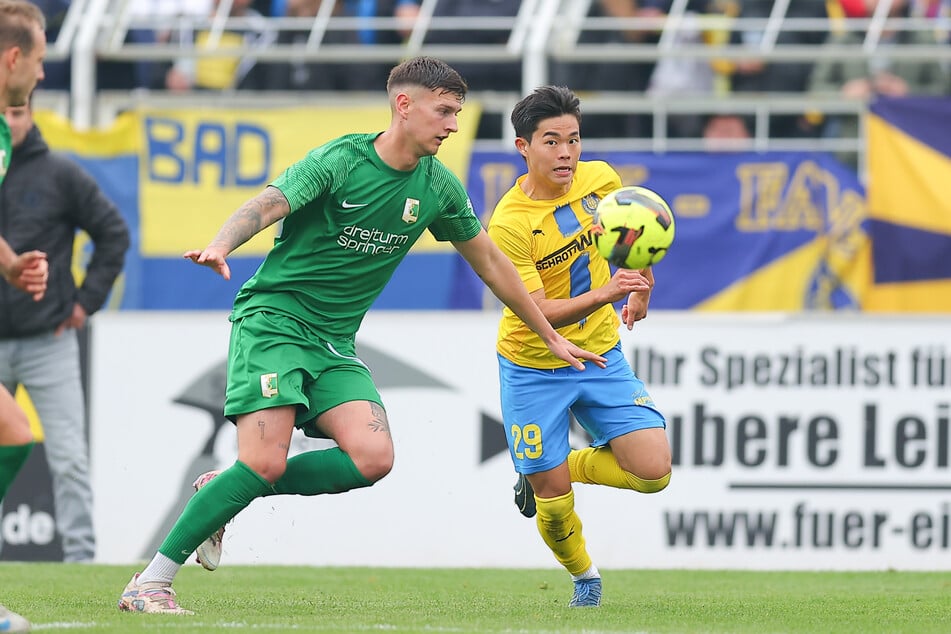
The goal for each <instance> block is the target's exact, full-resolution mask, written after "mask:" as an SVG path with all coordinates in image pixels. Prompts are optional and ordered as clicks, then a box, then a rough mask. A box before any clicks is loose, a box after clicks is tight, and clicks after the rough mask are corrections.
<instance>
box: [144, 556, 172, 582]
mask: <svg viewBox="0 0 951 634" xmlns="http://www.w3.org/2000/svg"><path fill="white" fill-rule="evenodd" d="M181 567H182V565H181V564H177V563H175V562H174V561H172V560H171V559H169V558H168V557H166V556H165V555H163V554H162V553H155V557H153V558H152V561H150V562H149V565H148V566H146V567H145V570H143V571H142V574H140V575H139V583H140V584H142V583H155V582H158V583H172V581H173V580H174V579H175V575H177V574H178V570H179V569H180V568H181Z"/></svg>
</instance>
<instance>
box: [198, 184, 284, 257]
mask: <svg viewBox="0 0 951 634" xmlns="http://www.w3.org/2000/svg"><path fill="white" fill-rule="evenodd" d="M289 213H291V206H290V204H289V203H288V202H287V198H285V197H284V194H283V193H282V192H281V190H279V189H277V188H276V187H272V186H270V185H269V186H267V187H266V188H265V189H264V191H262V192H261V193H260V194H258V195H257V196H255V197H254V198H252V199H251V200H249V201H247V202H246V203H244V204H243V205H241V207H239V208H238V210H237V211H235V212H234V213H233V214H231V217H230V218H228V219H227V220H226V221H225V223H224V224H223V225H222V226H221V229H219V230H218V234H217V235H216V236H215V237H214V239H213V240H212V241H211V244H209V245H208V246H209V247H218V248H220V249H223V250H224V251H225V252H226V253H231V252H232V251H234V250H235V249H237V248H238V247H239V246H241V245H242V244H244V243H245V242H247V241H248V240H250V239H251V238H252V237H254V236H255V235H256V234H257V233H258V232H260V231H261V230H262V229H264V228H265V227H269V226H271V225H272V224H274V223H275V222H277V221H278V220H280V219H281V218H284V217H285V216H287V215H288V214H289Z"/></svg>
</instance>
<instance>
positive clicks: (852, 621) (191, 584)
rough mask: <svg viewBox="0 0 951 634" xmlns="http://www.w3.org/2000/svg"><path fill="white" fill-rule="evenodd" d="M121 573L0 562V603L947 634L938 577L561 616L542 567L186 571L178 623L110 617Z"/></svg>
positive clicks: (807, 583)
mask: <svg viewBox="0 0 951 634" xmlns="http://www.w3.org/2000/svg"><path fill="white" fill-rule="evenodd" d="M751 556H752V555H751ZM132 572H134V570H133V568H132V567H131V566H100V565H82V564H55V563H42V564H39V563H36V564H32V563H2V564H0V602H2V603H4V604H5V605H7V607H9V608H10V609H12V610H14V611H17V612H20V613H21V614H23V615H24V616H26V617H27V618H29V619H30V620H31V621H32V622H33V629H34V631H37V632H45V631H49V632H56V631H60V630H69V631H79V632H115V633H117V634H118V633H121V634H129V633H135V632H159V631H161V632H166V631H167V632H175V633H181V634H185V633H190V632H196V633H197V632H231V633H235V632H241V631H265V632H377V631H380V632H398V633H402V632H478V633H480V634H491V633H513V634H514V633H535V632H538V633H541V632H566V633H567V632H575V633H581V632H583V633H586V634H600V633H603V632H604V633H606V632H644V633H655V632H657V633H659V632H671V633H673V632H677V633H692V632H697V633H699V632H703V633H704V634H710V633H717V632H724V633H726V632H729V633H731V634H732V633H747V632H748V633H754V632H755V633H756V634H772V633H777V634H778V633H781V632H787V633H799V632H814V633H816V634H838V633H847V632H854V633H856V634H859V633H861V634H869V633H875V632H882V633H884V632H888V633H890V634H894V633H904V632H907V633H908V634H912V633H913V634H927V633H931V632H933V633H936V634H937V633H941V634H947V633H948V632H951V572H948V573H939V572H929V573H920V572H855V573H838V572H733V571H730V572H723V571H695V570H663V571H657V570H602V575H603V578H604V590H605V595H604V602H603V604H602V606H601V607H600V608H582V609H578V608H576V609H569V608H567V607H566V604H567V602H568V599H569V598H570V596H571V583H570V581H569V579H568V577H567V575H566V574H565V573H564V572H563V571H561V570H560V569H555V568H552V569H550V570H547V569H546V570H497V569H415V568H414V569H395V568H312V567H277V566H233V567H231V566H227V565H226V566H223V567H222V568H221V569H219V570H217V571H215V572H214V573H209V572H206V571H204V570H202V569H201V568H199V567H198V566H195V565H188V566H186V567H185V568H184V569H183V570H182V572H181V573H180V574H179V576H178V580H177V581H176V583H175V587H176V589H177V590H178V593H179V599H180V600H181V603H182V605H183V607H185V608H188V609H191V610H194V611H195V612H196V613H197V614H196V615H195V616H191V617H175V616H160V615H143V614H128V613H121V612H119V611H118V610H117V609H116V602H117V600H118V598H119V594H120V593H121V591H122V589H123V587H124V586H125V584H126V583H127V582H128V580H129V577H130V576H131V575H132Z"/></svg>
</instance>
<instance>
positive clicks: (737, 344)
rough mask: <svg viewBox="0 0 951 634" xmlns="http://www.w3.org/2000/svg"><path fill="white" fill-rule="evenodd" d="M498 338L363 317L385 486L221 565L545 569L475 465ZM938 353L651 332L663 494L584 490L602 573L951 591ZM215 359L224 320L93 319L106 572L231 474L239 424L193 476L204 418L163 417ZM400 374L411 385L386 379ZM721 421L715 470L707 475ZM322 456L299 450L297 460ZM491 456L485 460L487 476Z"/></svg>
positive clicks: (665, 329) (853, 334)
mask: <svg viewBox="0 0 951 634" xmlns="http://www.w3.org/2000/svg"><path fill="white" fill-rule="evenodd" d="M496 323H497V317H496V315H493V314H484V313H452V314H446V313H444V314H434V313H391V312H378V313H371V314H370V315H369V316H368V317H367V319H366V322H365V324H364V327H363V329H362V330H361V333H360V336H359V338H358V341H359V342H360V343H362V344H363V345H366V346H371V347H372V348H374V349H375V350H376V351H378V352H381V353H383V354H384V355H385V356H386V357H388V358H389V360H388V361H387V363H379V362H378V364H377V365H378V366H379V368H378V369H377V372H376V373H375V376H376V377H377V380H378V382H380V383H381V384H383V385H384V387H383V388H382V390H381V393H382V394H383V398H384V400H385V402H386V405H387V411H388V415H389V418H390V422H391V427H392V430H393V434H394V442H395V444H396V452H397V453H396V466H395V468H394V470H393V472H392V473H391V474H390V475H389V476H388V477H387V478H385V479H384V480H383V481H381V482H380V483H378V484H377V485H376V486H374V487H372V488H370V489H364V490H360V491H354V492H350V493H347V494H344V495H336V496H321V497H315V498H300V497H271V498H266V499H261V500H257V501H255V502H254V503H253V504H252V505H251V507H249V508H248V509H247V510H245V511H244V512H242V513H241V514H240V515H239V516H238V517H237V518H236V520H235V521H234V522H233V523H232V524H231V525H230V526H229V527H228V532H227V536H226V540H225V555H224V560H225V562H229V563H281V564H315V565H384V566H502V567H507V566H519V567H521V566H537V567H550V566H553V565H554V560H553V558H552V556H551V554H550V553H549V552H548V550H547V548H545V546H544V545H543V543H542V541H541V539H540V537H539V536H538V534H537V532H536V530H535V525H534V521H532V520H527V519H525V518H523V517H522V516H521V515H519V514H518V512H517V511H516V509H515V508H514V506H513V504H512V499H511V498H512V495H511V494H512V489H511V487H512V484H513V483H514V471H513V469H512V465H511V462H510V460H509V457H508V455H507V453H504V452H501V453H493V449H494V450H497V449H499V448H500V447H501V443H502V438H503V437H502V431H501V430H498V432H497V433H495V434H494V435H493V439H492V442H491V443H490V446H489V447H487V448H483V447H482V426H483V419H484V418H483V417H488V418H489V419H495V420H497V419H498V418H499V407H498V402H497V401H498V398H497V392H498V379H497V370H496V362H495V354H494V341H495V329H496ZM949 335H951V319H949V318H943V319H942V318H900V319H899V318H881V317H880V318H872V317H867V316H860V315H846V316H828V317H786V316H782V315H766V316H749V315H742V316H740V315H717V316H709V315H703V314H679V313H678V314H669V313H661V312H654V313H652V314H651V315H650V317H649V318H648V319H647V320H646V321H644V322H641V323H639V324H638V325H637V326H636V327H635V329H634V331H633V332H631V333H628V332H627V331H624V332H623V334H622V343H623V346H624V350H625V353H626V354H627V355H628V358H629V359H631V360H632V362H636V368H635V369H636V370H637V371H638V374H639V375H640V376H641V378H643V379H644V380H645V381H646V382H647V384H648V387H649V388H650V391H651V393H652V395H653V396H654V398H655V400H656V401H657V403H658V405H659V407H660V408H661V410H662V411H663V412H664V413H665V414H666V415H667V417H668V421H669V424H668V432H669V435H670V437H671V439H672V441H673V443H674V446H675V458H676V460H675V462H676V464H675V466H674V474H673V478H672V480H671V484H670V486H669V487H668V489H667V490H665V491H664V492H662V493H660V494H657V495H652V496H646V495H642V494H638V493H634V492H630V491H618V490H612V489H607V488H604V487H593V486H584V485H578V486H577V487H576V503H577V508H578V512H579V514H580V516H581V518H582V520H583V522H584V530H585V535H586V537H587V540H588V547H589V550H590V552H591V554H592V556H593V558H594V559H595V562H596V563H597V564H598V565H599V566H601V567H603V568H632V567H637V568H643V567H647V568H653V567H657V568H661V567H677V568H682V567H690V568H693V567H697V568H756V569H760V568H762V569H813V568H816V569H885V568H896V569H908V570H911V569H921V570H928V569H947V568H948V567H949V564H948V561H949V558H948V554H949V552H951V477H949V475H951V468H949V466H948V463H949V460H951V457H949V454H951V440H949V435H951V434H949V418H951V413H949V408H951V405H949V403H951V390H949V388H951V337H949ZM227 340H228V322H227V316H226V315H225V314H219V313H214V314H207V313H175V314H163V313H108V314H105V313H104V314H100V315H98V316H97V317H96V320H95V323H94V328H93V341H92V392H91V395H90V398H91V408H92V418H91V423H92V460H93V478H94V481H93V484H94V490H95V491H96V520H97V531H98V538H99V560H100V561H103V562H109V563H127V562H132V561H135V560H138V559H143V558H145V557H147V556H150V555H151V553H152V551H153V550H154V548H155V544H156V541H157V540H158V539H160V538H161V536H162V535H164V531H165V522H166V521H170V520H171V519H174V516H175V515H176V514H177V511H178V509H179V508H180V505H181V504H182V503H183V502H184V501H185V500H187V497H188V495H189V494H190V487H189V484H190V482H191V480H192V479H193V478H194V477H195V476H196V475H197V474H198V473H199V472H200V471H203V470H205V469H206V468H210V466H212V465H215V466H226V465H228V464H231V462H232V461H233V460H234V456H235V446H234V433H233V431H232V429H233V428H232V426H231V425H230V424H225V425H223V426H221V427H220V429H219V431H218V433H217V434H216V435H215V439H214V452H213V455H209V456H206V457H205V458H201V457H200V454H201V453H202V447H203V445H204V444H205V442H206V441H207V440H208V438H209V437H211V435H212V430H213V426H212V421H213V418H212V416H211V415H210V414H208V413H206V412H203V411H200V410H197V409H195V408H193V407H189V406H185V405H181V404H176V403H174V402H173V401H174V399H175V398H176V397H177V396H178V395H179V394H181V393H182V392H183V391H184V390H185V389H186V388H187V387H188V386H189V385H190V384H191V383H192V382H194V381H195V380H196V379H197V378H198V377H199V376H201V375H202V374H204V373H205V372H206V370H208V369H209V368H211V367H213V366H217V365H219V364H221V363H223V362H224V360H225V356H226V351H227ZM651 354H653V359H652V360H650V361H648V357H649V356H650V355H651ZM928 355H930V356H931V358H932V360H933V363H932V371H933V373H935V372H937V371H938V370H941V369H942V367H943V374H942V375H941V376H940V377H939V376H937V375H935V376H933V377H932V378H933V379H934V382H935V383H937V384H936V385H928V384H927V381H926V378H927V377H924V376H923V371H925V370H926V369H927V366H926V364H925V362H924V361H922V358H923V357H926V356H928ZM678 358H679V361H678V360H677V359H678ZM394 363H395V364H404V365H403V367H402V369H400V368H394V367H393V366H390V367H389V368H388V369H387V368H382V366H384V365H387V364H394ZM942 364H943V365H942ZM662 365H664V366H665V372H666V373H665V374H662V373H661V366H662ZM406 366H409V367H410V368H414V369H416V370H417V371H420V372H422V373H424V374H426V375H429V376H430V377H431V378H432V379H435V381H430V382H428V385H421V384H425V383H427V381H425V380H416V379H411V380H409V381H408V382H409V383H412V384H414V385H403V386H394V385H392V378H393V376H394V372H396V374H397V375H398V376H402V377H403V378H406V377H408V376H410V374H411V373H409V372H407V371H406ZM675 368H676V370H675ZM800 368H801V370H800ZM434 382H435V383H438V382H441V383H442V384H443V385H444V386H443V387H439V386H438V385H436V386H434V385H433V383H434ZM387 385H389V386H387ZM698 413H700V414H701V415H702V416H700V417H701V419H702V422H701V423H699V428H700V429H701V430H703V431H701V433H700V434H698V433H697V429H698V427H697V425H698V423H697V418H698ZM717 418H720V419H722V423H720V424H722V429H723V431H724V433H723V435H722V437H721V438H720V440H722V442H723V445H722V446H723V454H722V462H720V463H718V464H711V463H714V462H716V460H715V453H716V451H715V449H716V442H717V433H716V429H715V428H716V427H717V425H718V423H716V422H715V419H717ZM758 421H762V422H761V423H760V422H758ZM781 427H783V428H785V430H786V431H785V433H784V434H781V433H780V428H781ZM488 429H489V430H490V431H493V432H494V431H495V430H494V428H493V427H492V424H489V426H488ZM701 437H702V440H703V446H702V447H701V448H700V458H699V459H697V457H696V456H695V447H696V445H697V443H698V442H700V439H701ZM576 440H578V439H576ZM314 446H321V445H318V444H316V443H315V442H314V441H305V440H304V439H303V438H299V439H298V442H296V443H295V446H294V448H293V449H292V451H293V452H296V451H300V450H303V449H306V448H309V447H314ZM678 447H679V453H677V451H678V449H677V448H678ZM484 451H485V452H488V453H489V454H491V455H489V456H488V457H487V459H485V460H484V461H483V460H482V455H483V452H484ZM703 513H706V514H707V515H706V516H704V515H703ZM718 514H724V515H718ZM705 517H706V518H710V519H712V518H719V519H718V520H716V522H717V523H718V524H722V522H724V521H725V522H726V523H727V524H731V523H732V524H733V525H734V527H733V540H732V545H727V544H726V541H727V539H726V536H725V535H724V534H722V533H721V534H720V535H719V536H718V537H715V538H711V539H713V545H710V544H709V543H708V536H709V534H708V532H706V530H705V527H706V526H707V523H706V522H707V520H706V519H704V518H705ZM756 517H761V518H763V520H764V521H766V522H767V523H769V522H772V523H773V526H774V532H773V536H772V540H771V544H770V545H766V543H765V537H764V535H762V534H760V535H759V536H758V537H757V536H753V537H752V538H751V539H752V544H753V545H749V544H748V542H747V537H748V533H747V531H746V529H745V527H746V522H747V520H748V519H750V518H756ZM678 518H685V519H686V520H688V523H693V524H696V526H697V530H696V533H695V535H694V539H693V543H692V545H688V544H687V543H686V538H685V537H684V535H683V534H682V533H681V535H680V537H677V538H672V534H671V532H670V530H671V529H670V526H672V525H673V524H676V523H677V522H678V521H679V519H678ZM830 522H831V538H830V537H829V535H830V533H829V526H830ZM130 524H131V525H134V526H136V529H135V530H129V526H130Z"/></svg>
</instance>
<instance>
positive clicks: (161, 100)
mask: <svg viewBox="0 0 951 634" xmlns="http://www.w3.org/2000/svg"><path fill="white" fill-rule="evenodd" d="M596 1H597V0H523V2H521V3H520V6H519V8H518V12H517V14H516V15H512V16H498V17H459V16H455V17H448V16H443V15H441V14H440V12H439V11H438V9H439V0H421V4H420V12H419V16H418V17H417V18H416V20H415V21H414V22H413V24H412V28H411V30H410V32H409V35H408V36H407V37H406V39H405V41H404V43H403V44H400V45H384V44H380V45H362V44H336V43H331V42H329V41H327V37H326V36H327V34H328V33H331V32H334V31H354V30H358V29H364V28H368V27H369V28H375V29H381V30H395V29H399V28H403V27H406V23H405V22H403V21H401V20H399V19H397V18H394V17H376V18H359V19H358V18H353V17H338V16H336V15H334V14H333V9H334V6H333V5H334V0H322V2H321V3H320V6H319V10H318V12H317V14H316V15H315V16H313V17H308V18H289V17H280V18H268V19H267V20H266V25H267V26H266V28H268V29H273V30H274V31H275V32H277V31H281V30H295V31H301V32H305V33H307V34H308V37H307V40H306V43H305V44H303V45H292V44H281V43H272V44H269V45H268V46H267V47H265V48H258V49H247V48H245V49H241V50H240V54H241V56H243V57H250V58H254V59H256V60H259V61H272V62H273V61H292V60H293V61H298V62H318V63H319V62H328V63H330V62H333V63H347V64H354V68H355V69H356V68H358V67H359V65H360V64H361V63H369V62H390V63H393V64H395V63H398V62H399V61H400V60H402V59H405V58H406V57H408V56H412V55H417V54H426V55H433V56H436V57H440V58H442V59H445V60H446V61H447V62H449V63H461V62H488V63H503V62H508V63H517V64H518V65H519V67H520V69H521V86H522V91H521V94H524V93H526V92H528V91H530V90H531V89H532V88H534V87H535V86H538V85H542V84H545V83H548V81H549V80H550V77H551V74H552V69H553V68H557V67H558V65H560V64H577V63H584V62H594V63H599V64H616V63H625V62H645V61H646V62H653V61H657V60H660V59H665V58H678V59H695V60H711V61H712V60H715V59H716V60H740V59H749V58H751V57H755V58H756V59H759V60H762V61H764V62H767V63H771V62H772V63H782V62H813V61H815V60H816V59H817V58H818V57H819V56H820V55H821V56H831V57H834V58H837V59H842V60H849V59H872V58H873V57H874V56H881V55H887V56H889V57H891V58H892V59H914V60H940V61H942V62H943V63H949V64H951V46H948V45H947V44H945V45H940V44H935V45H934V46H931V45H908V46H889V47H888V48H887V50H886V49H883V47H882V46H881V35H882V33H883V32H885V31H886V30H892V29H898V30H904V31H921V30H926V29H927V30H940V29H942V28H945V29H947V28H948V26H949V25H948V20H947V18H940V19H937V20H936V19H924V18H916V17H906V18H890V17H889V14H888V11H889V8H890V5H891V4H892V2H891V0H881V2H880V3H879V4H878V6H877V9H876V10H875V12H874V13H873V15H872V16H870V17H868V18H862V19H853V18H850V19H843V20H838V21H837V22H836V25H835V26H836V28H837V29H839V30H845V31H860V32H862V33H864V37H863V38H862V39H861V42H860V43H856V44H854V45H839V46H822V47H821V49H820V48H818V47H817V46H806V45H796V44H785V43H783V42H782V41H781V39H782V38H781V37H780V35H781V34H783V33H786V32H826V31H828V30H829V29H830V20H829V19H827V18H797V17H790V16H789V15H787V14H788V10H789V7H790V4H791V0H776V1H775V2H774V3H773V5H772V10H771V11H770V13H769V15H768V16H767V17H761V18H751V17H744V16H738V17H732V18H729V19H728V20H727V21H724V17H723V16H690V18H691V19H690V20H689V22H690V25H689V26H690V28H694V29H696V28H700V29H710V30H715V29H720V30H723V29H728V30H732V31H757V32H759V33H760V34H761V37H760V38H759V41H758V43H757V44H756V45H755V46H750V45H748V44H743V43H733V42H729V41H727V42H725V43H723V44H719V45H716V46H713V45H710V44H704V43H702V42H694V43H689V42H688V43H684V42H682V41H680V39H678V37H677V35H678V33H679V32H681V30H683V29H685V28H688V25H687V23H688V20H687V19H685V18H686V17H687V15H688V14H687V11H686V9H687V1H686V0H673V2H672V5H671V8H670V11H669V13H668V15H666V16H664V17H656V18H655V17H651V18H647V17H629V18H620V17H610V18H609V17H596V16H591V15H590V13H591V12H590V9H591V8H592V7H593V2H596ZM135 3H136V0H73V3H72V6H71V8H70V10H69V13H68V14H67V16H66V20H65V22H64V23H63V27H62V29H61V31H60V34H59V37H58V38H57V40H56V42H55V45H53V47H52V49H51V50H52V55H51V58H57V59H59V58H64V57H69V58H71V68H72V80H71V81H72V83H71V91H70V96H69V102H70V113H71V117H72V120H73V122H74V124H75V125H76V127H78V128H80V129H83V128H88V127H90V126H93V125H106V124H108V123H109V122H110V120H111V117H112V116H114V114H115V112H117V111H118V110H121V109H125V108H128V107H130V106H132V105H135V104H141V103H149V104H165V105H170V104H183V103H185V104H189V105H203V106H208V107H217V106H223V107H234V106H235V105H237V104H239V103H247V104H249V105H254V106H260V105H262V104H263V103H265V102H266V103H267V104H269V105H282V104H289V103H293V104H300V103H309V104H314V103H334V102H339V101H340V100H346V101H348V102H350V101H360V100H362V99H370V98H373V99H376V101H375V102H376V103H379V101H378V100H379V96H378V95H373V96H372V97H371V96H369V95H359V94H351V93H345V94H342V95H341V94H314V93H308V94H303V95H302V94H282V93H273V92H269V93H267V94H266V95H261V94H255V93H247V94H240V93H233V92H229V93H226V94H212V93H201V94H197V95H196V94H186V95H182V94H174V95H173V94H167V93H165V92H164V91H156V90H151V91H148V92H145V93H143V92H138V91H137V92H132V93H115V92H103V91H97V90H96V88H95V86H96V77H95V69H96V62H97V61H110V60H111V61H142V60H153V61H155V60H165V61H170V60H174V59H178V58H181V57H188V58H206V57H226V56H234V55H235V54H236V52H237V51H236V49H234V48H233V47H228V46H225V45H224V44H222V42H221V37H220V36H221V34H222V33H223V32H225V31H226V30H228V29H240V28H249V27H250V26H251V24H250V22H249V20H248V19H247V18H236V17H229V13H230V10H231V5H232V0H219V3H218V7H217V11H216V12H215V13H214V14H212V15H204V16H202V15H199V16H179V17H174V16H173V17H157V16H150V15H147V14H143V13H142V12H141V11H139V9H138V7H137V5H136V4H135ZM185 25H187V26H188V27H189V28H193V29H205V30H207V31H208V32H209V34H210V36H209V38H208V42H207V43H206V45H205V46H203V47H198V46H194V45H192V44H191V43H190V42H188V41H186V42H178V43H154V44H136V43H131V42H129V41H127V39H128V38H127V35H128V33H129V31H130V30H131V29H142V28H145V29H176V28H181V27H182V26H185ZM258 28H259V27H258ZM485 30H491V31H496V32H498V31H502V32H507V33H508V37H507V38H506V41H505V42H504V43H498V44H467V43H463V42H464V41H465V39H466V38H465V37H460V38H459V39H460V43H457V44H430V43H428V42H427V35H429V34H431V33H436V32H441V31H442V32H445V31H449V32H455V33H460V34H465V33H470V34H472V33H477V32H479V31H485ZM623 30H639V31H653V32H655V33H657V34H659V36H658V37H657V38H656V41H655V42H653V43H623V44H620V43H607V44H606V43H598V44H591V43H585V41H583V40H584V38H582V37H581V34H582V33H594V32H598V31H615V32H617V31H623ZM381 89H382V86H381ZM520 96H521V95H520V94H519V93H515V92H481V93H479V94H473V95H471V96H470V99H478V100H479V101H480V103H481V104H482V105H483V108H484V111H485V113H486V116H489V117H501V119H502V122H503V125H501V127H500V129H501V130H503V133H502V134H501V135H500V138H499V139H497V140H483V141H482V143H488V144H492V143H496V144H498V143H501V144H503V145H504V146H506V147H511V146H510V140H511V139H509V138H508V137H507V133H506V132H504V131H506V130H508V128H509V126H508V125H507V124H506V118H507V114H508V110H509V109H510V108H511V106H512V105H513V104H514V103H515V101H517V99H518V98H519V97H520ZM583 106H584V110H585V112H586V113H614V114H639V115H644V116H647V117H649V118H650V119H651V120H652V122H653V126H652V135H651V137H650V138H643V139H611V140H600V139H594V140H590V141H589V140H586V147H592V146H595V147H597V146H598V145H607V144H610V146H611V147H615V148H617V147H620V148H629V149H641V150H646V151H655V152H664V151H673V150H698V149H705V147H706V145H705V144H704V142H703V140H702V139H700V138H687V139H683V138H670V137H669V135H668V134H667V129H666V125H665V121H666V119H667V117H669V116H670V115H671V114H677V113H680V114H684V113H692V114H705V113H716V112H728V111H729V112H734V113H737V114H744V115H748V116H749V118H750V119H751V120H752V121H753V128H754V129H753V130H752V138H751V139H749V140H748V141H742V142H738V149H739V148H743V147H748V148H749V149H754V150H757V151H766V150H775V149H818V150H828V151H839V152H855V153H856V154H857V155H859V156H860V160H859V163H860V164H861V163H862V161H863V158H862V156H861V155H862V153H863V143H862V136H861V134H859V135H857V136H856V137H853V138H839V139H822V138H813V139H782V138H776V137H775V136H774V135H773V134H771V130H770V127H769V122H770V118H771V117H772V116H774V115H781V114H801V113H804V112H818V113H820V114H822V115H847V116H856V117H859V118H861V115H862V113H863V112H864V107H865V103H864V102H863V101H862V100H857V99H853V100H848V99H843V98H840V97H837V96H833V95H826V96H817V95H809V94H804V93H782V94H730V95H719V96H714V95H686V96H669V97H648V96H645V95H643V94H631V93H624V92H612V91H609V90H596V91H588V92H586V93H585V95H584V103H583ZM860 131H861V127H860Z"/></svg>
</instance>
